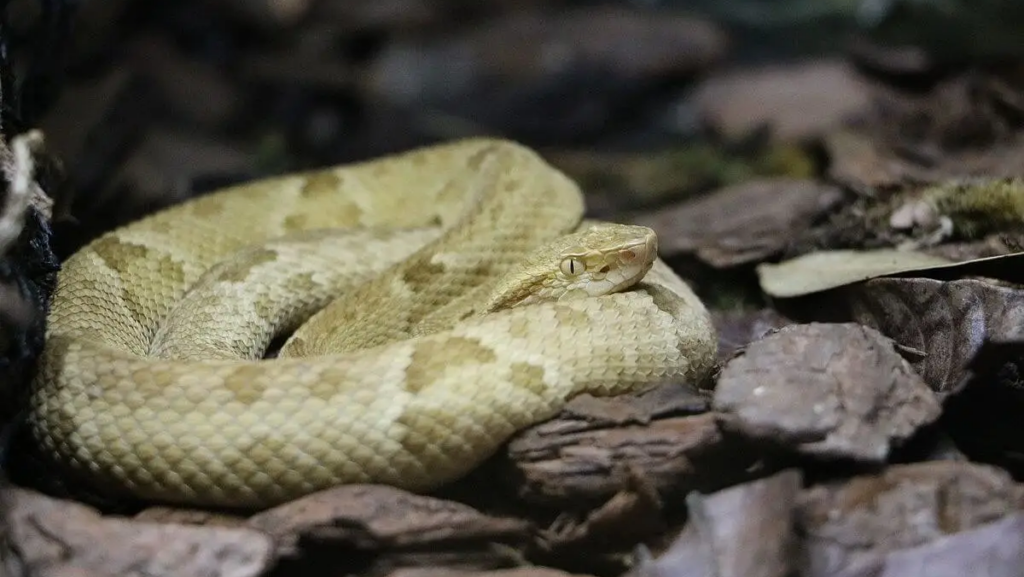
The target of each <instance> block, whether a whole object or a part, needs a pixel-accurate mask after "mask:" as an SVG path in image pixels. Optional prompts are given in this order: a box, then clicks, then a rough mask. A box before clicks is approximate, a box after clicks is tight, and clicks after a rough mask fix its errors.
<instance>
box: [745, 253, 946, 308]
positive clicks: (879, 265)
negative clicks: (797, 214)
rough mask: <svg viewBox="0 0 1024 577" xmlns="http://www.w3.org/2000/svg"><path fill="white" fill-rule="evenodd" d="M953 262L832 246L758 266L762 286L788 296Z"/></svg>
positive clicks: (925, 256) (917, 255)
mask: <svg viewBox="0 0 1024 577" xmlns="http://www.w3.org/2000/svg"><path fill="white" fill-rule="evenodd" d="M949 264H951V263H950V261H948V260H946V259H944V258H941V257H937V256H932V255H928V254H924V253H921V252H915V251H903V250H896V249H878V250H865V251H856V250H829V251H819V252H812V253H809V254H805V255H802V256H798V257H796V258H794V259H790V260H787V261H783V262H780V263H778V264H762V265H760V266H758V267H757V276H758V279H759V280H760V282H761V290H763V291H764V292H766V293H768V294H769V295H771V296H773V297H778V298H788V297H797V296H803V295H807V294H811V293H815V292H820V291H825V290H829V289H834V288H837V287H841V286H844V285H848V284H852V283H856V282H861V281H864V280H867V279H870V278H875V277H880V276H885V275H889V274H896V273H905V272H911V271H919V270H923V269H928V268H932V267H938V266H944V265H949Z"/></svg>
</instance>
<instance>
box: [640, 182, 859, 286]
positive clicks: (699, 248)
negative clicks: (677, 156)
mask: <svg viewBox="0 0 1024 577" xmlns="http://www.w3.org/2000/svg"><path fill="white" fill-rule="evenodd" d="M842 198H843V194H842V192H841V191H840V190H839V189H838V188H836V187H834V186H830V185H826V184H821V183H818V182H814V181H811V180H801V179H795V178H785V177H778V178H764V179H758V180H754V181H749V182H745V183H742V184H737V185H733V186H727V187H725V188H722V189H719V190H718V191H716V192H713V193H711V194H709V195H707V196H704V197H701V198H700V199H697V200H693V201H688V202H684V203H681V204H679V205H675V206H671V207H669V208H664V209H661V210H658V211H656V212H653V213H650V214H644V215H640V216H637V217H635V218H633V219H631V220H632V222H633V223H634V224H640V225H644V226H649V227H651V228H653V229H654V231H655V232H657V233H658V251H659V254H661V255H662V257H665V258H672V257H674V256H677V255H680V254H690V253H695V254H696V255H697V256H698V257H699V258H700V259H701V260H703V261H705V262H707V263H708V264H710V265H712V266H715V267H721V268H724V267H730V266H736V265H740V264H744V263H749V262H756V261H760V260H762V259H764V258H766V257H768V256H771V255H773V254H776V253H778V252H780V251H781V250H782V249H783V248H784V247H785V246H786V244H787V243H788V242H789V241H790V239H792V238H793V236H794V234H798V233H799V231H801V230H804V229H807V228H809V227H810V225H811V223H812V222H813V221H814V220H815V219H816V218H818V217H819V216H821V215H822V214H823V213H825V212H826V211H828V210H829V209H830V208H832V207H833V206H835V205H836V204H838V203H839V202H840V201H841V200H842Z"/></svg>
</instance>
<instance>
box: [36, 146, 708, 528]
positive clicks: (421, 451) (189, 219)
mask: <svg viewBox="0 0 1024 577" xmlns="http://www.w3.org/2000/svg"><path fill="white" fill-rule="evenodd" d="M584 199H585V196H584V193H583V191H582V190H581V189H580V187H579V186H578V184H577V183H576V182H575V181H574V180H573V179H571V178H570V177H568V176H567V175H566V174H564V173H563V172H561V171H560V170H558V169H557V168H555V167H554V166H553V165H552V164H550V163H549V162H548V161H547V160H545V159H544V157H543V156H542V155H541V154H540V153H539V152H537V151H536V150H534V149H532V148H530V147H528V146H526V145H524V144H520V143H518V142H516V141H514V140H508V139H503V138H497V137H475V138H464V139H459V140H453V141H445V142H439V143H433V144H429V145H423V146H420V147H418V148H410V149H406V150H402V151H399V152H393V153H389V154H386V155H381V156H377V157H373V158H369V159H365V160H359V161H352V162H347V163H344V164H340V165H334V166H330V167H323V168H315V169H308V170H305V171H296V172H291V173H285V174H280V175H274V176H266V177H261V178H258V179H254V180H250V181H246V182H242V183H238V184H233V185H230V186H226V187H224V188H221V189H218V190H215V191H211V192H208V193H205V194H202V195H199V196H195V197H193V198H191V199H188V200H186V201H184V202H181V203H178V204H174V205H171V206H168V207H165V208H163V209H161V210H159V211H156V212H153V213H151V214H149V215H147V216H144V217H142V218H140V219H138V220H135V221H133V222H129V223H127V224H124V225H122V226H120V227H118V228H115V229H113V230H111V231H109V232H106V233H104V234H102V235H100V236H98V237H96V238H95V239H94V240H92V241H90V242H89V243H88V244H86V245H85V246H83V247H82V248H80V249H79V250H77V251H76V252H75V253H74V254H72V255H71V256H70V257H68V258H67V259H66V260H65V261H64V262H63V263H62V267H61V269H60V271H59V273H58V278H57V284H56V288H55V291H54V294H53V299H52V305H51V307H50V310H49V312H48V315H47V328H46V339H45V344H44V347H43V350H42V352H41V354H40V358H39V362H38V370H37V373H36V376H35V378H34V379H33V381H32V383H31V386H30V388H29V394H28V403H27V406H28V409H27V415H28V417H27V428H28V431H29V433H30V436H31V437H30V438H31V439H32V440H33V442H34V444H35V445H36V446H37V447H38V451H39V452H40V453H41V454H42V455H43V456H45V458H46V460H47V461H49V462H51V463H52V464H54V465H55V466H57V467H59V468H60V470H61V471H62V472H63V473H64V474H66V475H68V478H73V479H74V480H76V481H79V482H81V483H83V484H84V485H85V486H88V487H90V488H92V489H94V490H95V491H98V492H100V493H102V494H104V495H109V496H113V497H116V498H129V499H138V500H144V501H149V502H159V503H167V504H172V505H180V506H196V507H201V506H205V507H228V508H245V509H262V508H268V507H272V506H275V505H277V504H280V503H284V502H287V501H290V500H294V499H296V498H299V497H301V496H304V495H308V494H311V493H314V492H316V491H320V490H325V489H328V488H331V487H334V486H337V485H342V484H355V483H371V484H385V485H391V486H394V487H397V488H400V489H405V490H408V491H412V492H420V493H423V492H430V491H433V490H436V489H438V488H440V487H443V486H444V485H445V484H447V483H450V482H453V481H455V480H458V479H460V478H462V477H464V476H465V475H467V474H468V473H469V472H471V471H473V470H474V469H475V468H476V467H478V466H479V465H480V464H481V463H483V462H484V461H486V460H487V459H489V458H490V457H492V456H493V455H495V454H496V453H497V452H498V451H499V450H500V448H501V447H502V446H503V444H504V443H506V442H507V441H508V440H509V439H510V438H511V437H513V436H514V435H515V434H516V433H517V432H519V431H521V430H523V429H525V428H527V427H529V426H531V425H533V424H536V423H539V422H543V421H545V420H549V419H551V418H553V417H555V416H556V415H557V414H558V412H559V411H560V410H561V409H562V408H563V407H564V406H565V404H566V403H567V402H568V401H569V400H570V399H572V398H573V397H575V396H577V395H580V394H582V393H588V394H591V395H594V396H612V395H618V394H624V393H628V392H633V391H638V390H642V389H644V388H646V387H651V386H654V385H657V384H661V383H665V382H667V381H696V380H699V379H701V378H703V377H704V376H705V375H707V374H708V373H709V371H710V369H711V368H712V367H713V365H714V358H715V354H716V349H717V339H716V336H715V331H714V328H713V327H712V325H711V322H710V318H709V314H708V311H707V310H706V308H705V307H704V305H703V303H702V302H701V300H700V299H699V298H698V297H697V296H696V294H695V293H694V292H693V291H692V290H691V288H690V287H689V286H688V285H687V283H686V282H685V281H683V280H682V279H681V278H680V277H679V276H677V275H676V274H675V272H674V271H673V270H672V269H671V268H670V267H669V266H668V265H666V264H665V263H664V262H663V261H662V260H661V259H660V258H658V256H657V237H656V235H655V234H654V231H652V230H650V229H647V228H646V227H640V226H634V225H628V224H617V223H611V222H604V221H598V220H592V219H589V218H586V215H585V212H586V208H585V203H584ZM282 339H283V344H282V345H279V348H277V349H276V352H275V350H274V348H275V347H277V346H278V345H275V343H281V342H282Z"/></svg>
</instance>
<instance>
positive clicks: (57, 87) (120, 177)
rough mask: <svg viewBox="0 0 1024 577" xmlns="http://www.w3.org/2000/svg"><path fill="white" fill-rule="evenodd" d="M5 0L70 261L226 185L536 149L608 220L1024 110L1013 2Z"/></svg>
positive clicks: (915, 149)
mask: <svg viewBox="0 0 1024 577" xmlns="http://www.w3.org/2000/svg"><path fill="white" fill-rule="evenodd" d="M4 4H5V6H4V21H3V22H2V26H3V33H4V34H3V37H4V38H6V40H7V41H6V46H5V47H4V48H5V50H4V58H5V59H6V61H5V67H4V80H5V86H4V88H5V90H4V94H3V96H4V102H3V104H4V118H3V122H4V127H5V129H6V131H7V132H8V133H9V134H11V133H15V132H19V131H22V130H24V129H26V128H30V127H39V128H42V129H43V130H44V132H45V135H46V137H47V142H48V146H49V149H50V151H51V152H53V153H54V154H55V155H56V156H57V157H58V158H59V160H60V163H59V164H60V166H59V167H58V170H59V171H60V176H61V178H60V179H59V180H60V182H62V183H63V184H62V194H60V195H59V198H58V208H59V212H58V220H57V223H56V224H57V232H58V234H57V238H56V243H57V246H56V249H57V251H58V254H59V256H61V257H63V256H66V255H67V254H68V253H70V252H71V251H73V250H74V249H75V248H77V247H78V246H80V245H81V244H82V243H83V242H85V241H87V240H88V239H90V238H92V237H94V236H95V235H96V234H98V233H99V232H101V231H104V230H107V229H109V228H111V227H112V226H115V225H117V224H120V223H123V222H126V221H128V220H131V219H133V218H135V217H137V216H139V215H141V214H143V213H145V212H148V211H151V210H154V209H156V208H159V207H161V206H165V205H168V204H171V203H173V202H178V201H180V200H182V199H184V198H187V197H189V196H192V195H195V194H200V193H202V192H205V191H209V190H211V189H213V188H216V187H219V186H222V185H225V184H230V183H232V182H237V181H240V180H247V179H251V178H255V177H259V176H263V175H269V174H276V173H281V172H285V171H289V170H297V169H302V168H308V167H314V166H323V165H327V164H334V163H340V162H348V161H354V160H360V159H365V158H369V157H372V156H377V155H381V154H385V153H388V152H393V151H397V150H402V149H406V148H409V147H413V146H417V145H421V144H426V143H429V142H435V141H438V140H443V139H450V138H458V137H464V136H470V135H480V134H489V135H501V136H505V137H509V138H513V139H517V140H520V141H522V142H524V143H526V144H528V145H531V146H534V147H537V148H538V149H540V150H541V151H542V152H543V153H544V154H546V155H547V157H548V158H549V159H551V161H552V162H554V163H555V164H556V165H558V166H559V167H560V168H563V169H564V170H566V171H567V172H569V173H570V174H572V175H573V176H574V177H576V178H578V179H579V180H580V182H581V183H582V184H583V185H584V188H585V189H586V191H587V193H588V198H589V200H588V202H589V205H590V210H591V212H592V213H593V214H594V215H597V216H612V215H615V214H619V213H621V212H623V211H627V212H628V211H635V210H643V209H650V208H654V207H658V206H662V205H664V204H666V203H669V202H673V201H676V200H679V199H681V198H686V197H692V196H694V195H699V194H701V193H703V192H706V191H709V190H713V189H715V188H718V187H721V186H725V185H728V184H731V183H735V182H739V181H742V180H745V179H749V178H751V177H752V176H757V175H761V176H764V175H775V176H778V175H785V176H794V177H798V178H803V177H813V176H815V175H818V174H822V173H823V172H824V171H826V170H827V169H828V166H829V163H830V162H833V161H834V156H835V154H836V148H835V146H836V144H835V138H834V137H835V133H836V132H835V131H836V129H837V127H842V126H850V125H857V124H859V125H860V126H862V127H864V126H866V127H869V128H870V129H871V131H869V133H870V134H872V135H873V137H877V138H883V137H884V138H888V139H890V140H894V142H895V145H894V146H893V147H892V148H893V149H894V150H896V151H898V152H899V153H900V154H903V155H905V156H907V157H908V158H910V159H911V160H912V161H914V162H919V163H924V164H926V165H934V164H935V163H936V162H938V160H937V158H938V157H940V156H941V155H942V154H944V153H945V152H946V151H950V150H953V151H956V150H960V149H962V148H963V147H965V146H975V145H978V144H979V143H981V144H984V145H989V144H991V143H992V141H993V139H999V138H1007V134H1011V133H1012V132H1013V131H1014V130H1015V127H1016V122H1017V121H1018V120H1019V117H1020V113H1021V112H1022V110H1024V109H1022V108H1021V100H1020V92H1019V91H1018V90H1017V89H1016V84H1015V83H1016V81H1017V80H1018V79H1019V72H1020V70H1019V58H1020V55H1021V53H1022V51H1024V44H1022V43H1021V41H1020V38H1021V37H1022V36H1021V35H1020V34H1019V29H1020V28H1021V27H1022V26H1024V3H1020V2H1013V1H997V0H978V1H974V2H967V1H966V0H964V1H958V0H817V1H815V0H778V1H770V0H676V1H669V0H665V1H657V0H633V1H625V0H619V1H604V2H593V1H591V2H585V1H570V0H486V1H480V0H476V1H467V0H375V1H369V0H367V1H357V0H349V1H344V0H182V1H178V2H147V1H141V0H9V1H8V2H5V3H4ZM986 169H987V167H986ZM989 172H991V171H989ZM872 184H875V183H872Z"/></svg>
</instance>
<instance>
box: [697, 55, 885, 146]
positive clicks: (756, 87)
mask: <svg viewBox="0 0 1024 577" xmlns="http://www.w3.org/2000/svg"><path fill="white" fill-rule="evenodd" d="M870 97H871V93H870V91H869V89H868V84H867V82H866V81H865V80H864V79H863V78H861V77H860V76H859V75H858V74H857V73H856V71H855V70H854V69H853V67H852V66H850V64H849V63H847V62H844V61H842V60H839V59H821V60H807V61H804V62H800V63H796V64H786V65H779V66H765V67H762V68H760V69H757V70H742V71H737V72H727V73H724V74H722V75H720V76H717V77H712V78H710V79H708V80H707V81H705V82H704V83H703V84H702V85H701V86H700V87H699V88H698V89H697V92H696V95H695V96H694V98H695V101H696V105H697V108H698V113H699V114H700V115H701V116H702V117H703V118H704V119H705V120H706V122H708V123H709V124H710V125H711V126H712V127H713V128H714V129H715V131H717V132H718V133H720V134H722V135H724V136H726V137H727V138H733V139H735V138H742V137H744V136H748V135H749V134H751V133H753V132H754V131H755V130H757V129H759V128H761V127H762V126H765V125H767V126H768V128H769V129H771V131H772V135H773V136H774V137H775V138H777V139H779V140H803V139H810V138H815V137H818V136H820V135H822V134H824V133H825V132H827V131H828V130H829V129H831V128H833V127H835V126H837V125H839V124H841V123H843V122H844V121H846V120H847V119H849V118H852V117H856V116H859V115H862V114H863V113H865V112H866V111H867V110H868V105H869V104H870Z"/></svg>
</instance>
